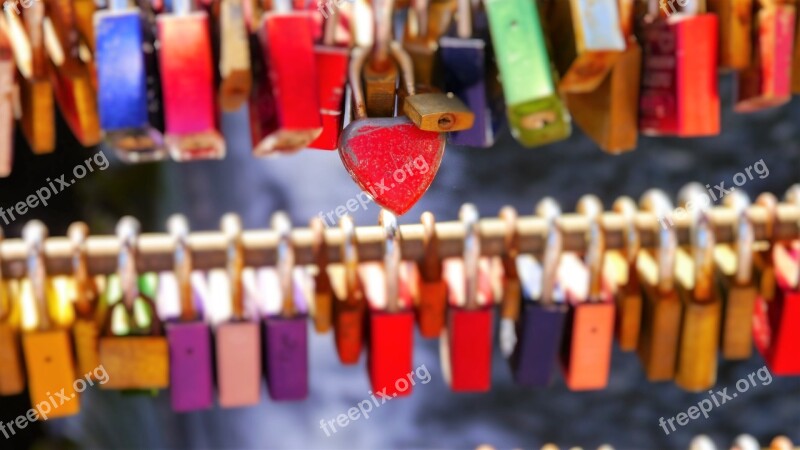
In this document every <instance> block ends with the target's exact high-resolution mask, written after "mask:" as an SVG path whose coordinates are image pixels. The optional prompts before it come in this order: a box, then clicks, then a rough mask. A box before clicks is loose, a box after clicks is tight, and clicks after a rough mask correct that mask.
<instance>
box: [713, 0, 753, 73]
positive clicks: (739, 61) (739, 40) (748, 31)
mask: <svg viewBox="0 0 800 450" xmlns="http://www.w3.org/2000/svg"><path fill="white" fill-rule="evenodd" d="M707 1H708V10H709V12H712V13H714V14H715V15H716V16H717V17H718V18H719V67H720V68H721V69H726V70H737V71H738V70H744V69H747V68H748V67H749V66H750V64H751V59H752V54H753V45H752V39H753V36H752V30H753V0H707Z"/></svg>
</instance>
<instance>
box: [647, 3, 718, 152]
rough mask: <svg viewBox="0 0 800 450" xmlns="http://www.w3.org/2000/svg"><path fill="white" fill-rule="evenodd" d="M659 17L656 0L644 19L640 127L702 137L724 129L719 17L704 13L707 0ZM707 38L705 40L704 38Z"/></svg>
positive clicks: (651, 131)
mask: <svg viewBox="0 0 800 450" xmlns="http://www.w3.org/2000/svg"><path fill="white" fill-rule="evenodd" d="M687 3H688V5H687V10H686V11H685V12H681V13H674V14H672V15H671V16H670V17H669V19H664V18H660V17H658V13H657V12H656V11H655V9H656V8H657V2H655V1H654V0H651V1H650V2H649V5H650V16H649V19H648V20H646V21H645V23H644V25H643V33H642V41H643V43H642V47H643V48H644V66H643V69H642V91H641V95H640V98H639V109H640V114H639V131H641V132H642V134H645V135H652V136H660V135H668V136H679V137H699V136H713V135H717V134H719V131H720V106H719V92H718V82H717V65H716V60H717V59H716V58H717V49H718V42H717V39H718V35H717V25H718V23H717V17H716V16H715V15H714V14H705V13H704V8H703V6H704V4H705V0H691V1H688V2H685V4H687ZM699 43H702V44H699Z"/></svg>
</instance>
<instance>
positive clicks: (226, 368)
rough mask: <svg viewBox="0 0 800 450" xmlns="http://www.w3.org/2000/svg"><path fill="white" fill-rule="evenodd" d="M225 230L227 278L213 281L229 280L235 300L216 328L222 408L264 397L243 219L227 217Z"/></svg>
mask: <svg viewBox="0 0 800 450" xmlns="http://www.w3.org/2000/svg"><path fill="white" fill-rule="evenodd" d="M222 230H223V233H224V234H225V236H226V239H227V253H228V262H227V277H215V278H212V282H213V281H218V282H219V283H220V284H225V283H224V282H225V281H227V284H228V286H226V287H227V292H225V294H226V296H227V299H228V300H229V302H230V303H231V312H230V320H228V321H225V322H222V323H219V324H217V325H216V327H215V329H214V335H215V347H214V348H215V355H216V368H217V372H216V373H217V390H218V391H219V405H220V406H221V407H222V408H235V407H242V406H252V405H256V404H258V402H259V400H260V399H261V355H262V353H261V336H260V325H259V323H258V322H256V321H255V320H253V319H251V318H249V317H245V307H244V306H245V305H244V292H243V287H242V270H243V269H244V247H243V244H242V224H241V220H240V219H239V217H238V216H236V215H235V214H227V215H225V216H223V218H222ZM221 291H224V290H223V289H221V288H217V289H214V288H212V292H214V293H215V294H217V293H220V294H221V293H222V292H221Z"/></svg>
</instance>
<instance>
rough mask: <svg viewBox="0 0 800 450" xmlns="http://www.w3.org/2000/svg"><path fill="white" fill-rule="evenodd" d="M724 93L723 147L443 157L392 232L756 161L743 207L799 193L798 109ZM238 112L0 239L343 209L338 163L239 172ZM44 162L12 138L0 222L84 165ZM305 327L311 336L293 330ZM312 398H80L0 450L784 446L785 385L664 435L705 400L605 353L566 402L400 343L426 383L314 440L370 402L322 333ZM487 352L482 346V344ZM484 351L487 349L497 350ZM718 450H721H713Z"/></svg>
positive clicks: (248, 160) (66, 136)
mask: <svg viewBox="0 0 800 450" xmlns="http://www.w3.org/2000/svg"><path fill="white" fill-rule="evenodd" d="M732 89H733V86H732V83H731V82H730V80H729V79H727V78H723V81H722V84H721V85H720V91H721V93H722V94H723V106H722V109H723V123H722V129H723V134H722V135H721V136H718V137H715V138H705V139H671V138H657V139H656V138H640V141H639V148H638V149H637V150H636V151H634V152H630V153H627V154H624V155H620V156H612V155H607V154H604V153H602V152H601V151H600V150H598V149H597V148H596V147H595V146H594V144H593V143H592V142H591V141H590V140H589V139H588V138H586V137H585V136H584V135H583V134H582V133H581V131H580V130H579V129H577V128H575V130H574V132H573V135H572V137H571V138H570V139H569V140H567V141H563V142H561V143H558V144H555V145H550V146H546V147H543V148H534V149H526V148H522V147H520V146H519V145H518V144H516V142H514V140H513V139H511V137H510V136H508V135H507V134H505V135H503V136H502V138H501V139H500V142H499V143H498V144H497V145H496V146H495V147H494V148H492V149H470V148H458V147H448V149H447V151H446V154H445V157H444V161H443V163H442V166H441V169H440V171H439V174H438V176H437V178H436V180H435V182H434V183H433V185H432V186H431V188H430V190H429V191H428V193H427V194H426V195H425V197H424V198H423V199H422V200H421V201H420V202H419V204H417V205H416V207H415V208H414V209H412V210H411V211H410V212H409V213H408V214H406V215H405V216H404V217H402V218H400V221H401V223H411V222H416V221H418V220H419V216H420V214H421V213H422V212H423V211H432V212H434V213H435V214H436V216H437V218H438V219H439V220H453V219H455V218H456V217H457V213H458V209H459V207H460V206H461V204H462V203H465V202H472V203H474V204H476V205H477V207H478V209H479V211H480V212H481V214H482V215H485V216H491V215H496V214H497V212H498V211H499V210H500V208H501V207H502V206H504V205H512V206H514V207H516V208H517V210H518V211H519V212H520V214H530V213H531V212H532V210H533V207H534V205H535V204H536V202H537V201H539V199H541V198H542V197H543V196H553V197H555V198H556V199H557V200H558V201H559V202H561V205H562V208H563V209H564V210H565V211H572V210H573V209H574V206H575V203H576V202H577V200H578V198H579V197H580V196H581V195H583V194H586V193H594V194H596V195H598V196H599V197H600V198H601V199H602V200H603V201H604V202H605V206H606V207H609V206H610V205H611V202H613V200H614V199H615V198H616V197H618V196H621V195H630V196H633V197H634V198H637V199H638V197H639V196H640V195H641V194H642V192H644V191H645V190H646V189H648V188H651V187H657V188H661V189H664V190H665V191H666V192H667V193H668V194H670V195H672V196H673V197H674V195H675V194H676V193H677V191H678V190H679V189H680V188H681V187H682V186H683V185H684V184H685V183H687V182H689V181H699V182H701V183H702V184H704V185H705V184H710V185H711V186H713V185H715V184H718V183H720V182H722V181H725V182H726V186H730V184H731V181H730V180H731V179H732V177H733V175H735V174H736V173H737V172H740V171H743V170H744V169H745V168H746V167H748V166H751V165H753V164H754V163H756V162H757V161H759V160H762V159H763V162H764V164H765V165H766V166H767V167H768V169H769V172H768V175H767V176H765V177H764V178H763V179H762V178H759V177H757V176H756V177H755V178H754V179H753V180H751V181H748V182H747V183H746V184H745V185H744V186H742V188H743V189H745V190H746V191H747V192H748V193H749V194H750V195H751V197H755V196H756V195H757V194H759V193H760V192H765V191H769V192H773V193H775V194H776V195H778V196H779V197H782V196H783V193H784V191H785V190H786V189H787V188H788V187H789V186H790V185H791V184H793V183H795V182H797V181H800V176H799V175H800V128H798V127H797V126H796V125H795V124H796V123H798V122H800V103H798V102H797V101H794V102H792V103H791V104H790V105H788V106H785V107H781V108H777V109H772V110H767V111H765V112H760V113H755V114H749V115H740V114H734V113H733V112H732V111H731V103H730V95H729V93H730V92H731V91H732ZM245 124H246V116H245V114H244V112H241V113H238V114H232V115H226V116H225V117H224V119H223V129H224V132H225V134H226V137H227V139H228V156H227V158H226V159H225V160H224V161H220V162H197V163H190V164H178V163H174V162H162V163H157V164H145V165H139V166H128V165H124V164H122V163H120V162H119V161H117V160H116V159H115V156H114V155H113V152H112V151H111V150H110V149H103V151H104V152H105V154H106V155H107V156H108V158H109V159H111V160H112V164H111V166H110V167H109V168H108V169H107V170H105V171H95V172H94V173H92V174H89V175H88V176H87V177H86V178H84V179H82V180H79V181H78V182H77V183H76V184H75V185H74V186H72V187H70V188H69V189H67V190H65V191H64V192H62V193H60V194H58V195H57V196H54V197H53V198H52V199H51V201H50V202H51V203H50V205H49V206H47V207H38V208H35V209H33V210H31V211H30V212H29V213H28V214H26V215H25V216H24V220H20V221H16V222H13V223H12V224H11V225H9V226H7V227H6V228H5V232H6V236H8V237H18V236H19V235H20V230H21V227H22V226H23V225H24V223H25V221H27V220H30V219H34V218H36V219H41V220H43V221H44V222H45V223H46V224H47V225H48V226H49V228H50V233H51V235H63V234H64V233H65V231H66V228H67V227H68V225H69V224H70V223H71V222H73V221H76V220H83V221H86V222H87V223H88V224H89V225H90V228H91V230H92V233H93V234H112V233H113V230H114V226H115V224H116V221H117V220H118V219H119V218H120V217H121V216H123V215H127V214H130V215H134V216H135V217H137V218H138V219H139V220H140V221H141V222H142V225H143V231H145V232H152V231H163V230H164V228H165V226H164V223H165V220H166V218H167V217H168V216H169V215H170V214H172V213H176V212H180V213H184V214H186V215H187V217H188V218H189V220H190V223H191V225H192V228H193V229H194V230H210V229H217V228H218V226H219V218H220V217H221V215H222V214H224V213H226V212H236V213H238V214H240V215H241V216H242V219H243V222H244V225H245V227H246V228H248V229H250V228H265V227H267V226H268V224H269V217H270V215H271V214H272V213H273V212H274V211H276V210H285V211H287V212H289V213H290V215H291V217H292V219H293V221H294V223H295V224H296V225H298V226H305V225H306V224H307V223H308V221H309V219H310V218H311V217H313V216H316V215H318V214H319V213H320V212H323V213H324V212H328V211H331V210H333V209H335V208H336V206H338V205H344V204H345V203H346V202H347V200H348V199H351V198H353V197H354V196H355V195H356V194H358V193H359V189H358V188H357V187H356V185H355V184H354V183H353V182H352V181H351V179H350V177H349V175H348V174H347V172H346V171H345V169H344V168H343V166H342V164H341V162H340V160H339V156H338V154H337V153H336V152H325V151H303V152H300V153H299V154H296V155H291V156H286V157H281V158H275V159H256V158H254V157H252V156H251V154H250V148H251V144H250V141H249V137H248V136H249V134H248V132H247V131H246V129H245ZM59 126H60V129H59V131H60V132H59V141H58V144H59V148H58V150H57V151H56V152H55V153H54V154H52V155H48V156H38V157H34V156H32V155H31V153H30V151H29V150H28V149H27V148H26V146H25V144H24V143H23V139H22V137H21V136H20V135H19V133H18V135H17V136H16V138H17V139H16V142H17V146H16V153H15V165H14V171H13V174H12V175H11V177H9V178H7V179H3V180H0V206H3V207H8V206H11V205H13V204H15V203H16V202H18V201H20V200H24V198H25V197H26V196H27V195H29V194H31V193H33V192H34V191H35V190H36V189H37V188H39V187H41V186H42V185H44V183H45V180H46V178H47V177H51V178H54V177H57V176H58V175H60V174H62V173H65V172H66V171H68V170H71V169H72V167H74V166H75V165H76V164H78V163H80V162H81V161H83V160H84V159H86V158H88V157H90V156H91V155H92V154H94V153H95V152H96V151H97V150H96V149H92V150H87V149H83V148H81V147H80V146H79V145H78V144H77V143H76V142H75V141H74V140H73V138H72V137H71V135H70V133H69V132H68V130H67V128H66V126H65V125H64V124H63V123H60V124H59ZM378 211H379V208H378V207H377V206H375V204H374V203H371V204H369V205H368V207H367V209H366V210H360V211H358V212H357V213H356V214H355V215H354V216H355V220H356V224H359V225H366V224H375V223H377V216H378ZM309 326H310V325H309ZM309 336H310V338H311V340H310V371H311V372H310V396H309V398H308V400H306V401H304V402H300V403H276V402H273V401H270V400H269V399H268V398H267V397H266V395H265V397H264V399H263V401H262V402H261V404H260V405H258V406H257V407H253V408H246V409H235V410H221V409H219V408H215V409H213V410H210V411H204V412H196V413H189V414H175V413H173V412H172V411H171V409H170V405H169V397H168V393H167V392H161V393H160V394H159V395H158V396H155V397H152V396H148V395H127V396H126V395H122V394H120V393H118V392H109V391H100V390H99V389H96V388H92V389H89V390H88V391H87V392H86V393H84V395H83V397H82V410H81V414H80V415H79V416H75V417H71V418H66V419H54V420H49V421H47V422H46V423H41V422H37V423H35V424H34V425H32V426H29V427H28V428H26V429H25V430H23V431H24V433H23V434H21V435H18V436H16V437H14V438H13V439H10V440H3V439H0V448H2V449H6V448H32V446H34V447H33V448H87V449H111V448H119V449H122V448H126V449H127V448H129V449H183V448H197V449H267V448H269V449H411V448H443V449H473V448H475V447H476V446H477V445H479V444H490V445H493V446H495V447H496V448H499V449H510V448H523V449H531V448H539V447H541V446H542V445H543V444H544V443H546V442H553V443H556V444H558V445H559V446H561V447H562V448H569V447H570V446H581V447H584V448H596V447H597V446H599V445H601V444H603V443H608V444H611V445H613V446H614V448H616V449H624V450H628V449H631V450H647V449H672V448H686V447H687V446H688V442H689V440H690V439H691V438H692V437H693V436H694V435H696V434H699V433H707V434H709V435H711V436H712V437H713V438H714V439H715V440H716V441H717V444H718V445H720V446H722V445H728V444H729V443H730V442H732V440H733V439H734V437H735V436H736V435H738V434H740V433H745V432H746V433H751V434H753V435H754V436H755V437H756V438H758V439H759V441H760V442H761V443H762V444H763V445H766V444H767V443H768V442H769V440H770V439H772V437H774V436H775V435H777V434H786V435H788V436H789V437H790V438H791V439H793V440H794V441H795V442H797V441H800V427H798V424H799V423H800V414H798V413H799V412H800V404H798V402H797V398H798V397H799V396H800V379H795V378H777V377H776V378H775V379H774V380H773V381H772V383H770V384H768V385H764V386H761V385H760V384H759V386H758V387H757V388H751V389H750V390H749V391H748V392H747V393H746V394H740V395H739V396H738V398H736V399H734V400H733V401H729V402H728V403H726V404H725V405H723V406H721V407H720V408H715V409H714V410H713V411H712V413H711V416H710V417H709V418H708V419H703V418H701V419H698V420H693V421H691V422H690V423H689V424H688V425H686V426H685V427H681V428H679V429H678V431H677V432H673V433H670V435H669V436H667V435H665V433H664V431H663V429H662V428H661V427H660V426H659V424H658V420H659V417H662V416H663V417H666V418H669V417H672V416H675V415H676V414H678V413H679V412H682V411H686V410H687V409H688V408H689V407H690V406H692V405H695V404H697V402H698V401H700V400H702V399H703V398H707V397H708V394H705V393H704V394H690V393H686V392H683V391H681V390H680V389H678V388H677V387H675V386H674V385H673V384H672V383H661V384H652V383H649V382H647V381H646V380H645V378H644V374H643V372H642V370H641V367H640V363H639V361H638V359H637V357H636V356H635V355H634V354H628V353H621V352H619V351H617V350H615V352H614V355H613V364H612V369H611V377H610V383H609V386H608V388H607V389H605V390H603V391H599V392H586V393H573V392H569V391H568V390H567V389H566V387H565V386H564V383H563V380H562V379H561V378H560V376H559V377H558V378H557V379H556V381H555V383H554V385H553V386H552V387H551V388H549V389H538V390H534V389H523V388H520V387H517V386H515V385H514V384H513V383H512V380H511V375H510V370H509V368H508V364H507V363H506V361H505V360H503V358H502V357H501V356H500V353H499V350H498V349H497V348H495V352H494V355H495V357H494V361H493V386H492V390H491V392H490V393H487V394H455V393H452V392H450V391H449V389H448V388H447V386H446V385H445V382H444V380H443V378H442V372H441V368H440V364H439V356H438V352H439V350H438V347H439V346H438V342H436V341H431V340H424V339H422V338H421V337H420V336H419V335H418V334H417V335H416V336H415V354H414V367H417V366H420V365H422V364H424V365H425V366H426V368H427V369H428V370H429V372H430V374H431V375H432V380H431V381H430V382H429V383H427V384H424V385H421V384H417V386H416V387H415V388H414V392H413V394H412V395H411V396H410V397H409V398H403V399H395V400H393V401H391V402H388V403H387V404H385V405H382V406H381V407H380V408H377V409H375V410H374V411H373V413H372V414H371V415H370V417H369V419H368V420H363V419H360V420H357V421H354V422H351V423H350V424H349V425H348V426H347V427H345V428H343V429H340V430H339V431H338V432H337V433H336V434H333V435H331V436H330V437H328V436H326V434H325V432H323V431H322V430H321V429H320V420H322V419H325V420H329V419H332V418H335V417H336V416H337V415H339V414H341V413H346V411H347V409H348V408H350V407H352V406H355V405H356V404H357V403H358V402H359V401H361V400H363V399H365V398H368V394H367V393H368V391H369V389H370V387H369V382H368V376H367V372H366V369H365V367H364V361H363V358H362V363H361V364H359V365H358V366H354V367H344V366H342V365H341V364H340V363H339V362H338V358H337V356H336V353H335V348H334V345H333V338H332V335H331V334H326V335H317V334H316V333H314V332H313V330H311V329H310V331H309ZM495 341H496V340H495ZM495 345H496V344H495ZM763 364H764V362H763V360H761V358H760V357H758V356H754V357H753V358H752V359H751V360H750V361H748V362H745V363H726V362H720V367H719V379H718V388H719V389H720V390H721V389H722V388H724V387H729V390H733V389H734V388H733V386H734V384H735V382H736V381H737V380H738V379H740V378H741V377H746V376H747V374H749V373H751V372H754V371H755V370H757V369H758V368H760V367H762V366H763ZM29 407H30V406H29V405H28V397H27V394H24V395H20V396H16V397H5V398H0V420H2V421H4V422H8V421H10V420H12V419H13V418H14V417H16V416H18V415H19V414H21V413H24V412H25V411H26V410H27V409H28V408H29ZM725 448H727V447H725Z"/></svg>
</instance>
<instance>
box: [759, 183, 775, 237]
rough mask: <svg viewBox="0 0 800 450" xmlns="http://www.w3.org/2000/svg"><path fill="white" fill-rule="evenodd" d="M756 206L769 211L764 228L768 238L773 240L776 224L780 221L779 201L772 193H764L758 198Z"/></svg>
mask: <svg viewBox="0 0 800 450" xmlns="http://www.w3.org/2000/svg"><path fill="white" fill-rule="evenodd" d="M756 205H759V206H761V207H763V208H764V209H766V210H767V220H766V222H765V223H764V228H765V231H766V234H767V237H768V238H769V239H770V240H772V239H773V237H774V234H775V223H776V222H777V221H778V199H777V198H776V197H775V195H774V194H772V193H770V192H764V193H762V194H760V195H759V196H758V197H756Z"/></svg>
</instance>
